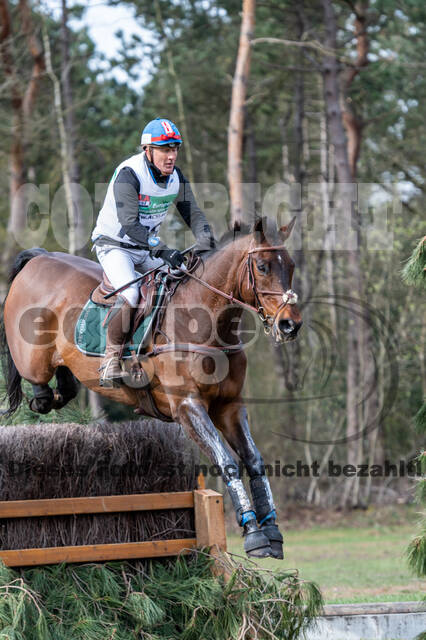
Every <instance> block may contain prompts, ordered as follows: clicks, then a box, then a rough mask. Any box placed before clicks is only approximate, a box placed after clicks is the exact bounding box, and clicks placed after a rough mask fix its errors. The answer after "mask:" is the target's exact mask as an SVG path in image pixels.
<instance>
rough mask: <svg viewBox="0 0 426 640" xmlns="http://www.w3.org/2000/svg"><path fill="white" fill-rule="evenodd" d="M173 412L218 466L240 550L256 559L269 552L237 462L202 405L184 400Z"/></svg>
mask: <svg viewBox="0 0 426 640" xmlns="http://www.w3.org/2000/svg"><path fill="white" fill-rule="evenodd" d="M176 414H177V415H176V419H177V421H178V422H180V424H181V425H182V426H183V428H184V429H185V431H186V432H187V433H188V435H189V436H190V437H191V438H192V439H193V440H195V442H196V443H197V444H198V445H199V447H200V449H201V450H202V451H203V452H204V453H205V454H206V456H207V457H208V459H209V460H210V461H211V462H212V463H213V464H214V465H217V467H218V468H219V469H220V473H221V476H222V478H223V480H224V482H225V484H226V486H227V488H228V491H229V495H230V496H231V500H232V504H233V507H234V510H235V515H236V518H237V522H238V524H239V525H240V526H241V527H243V536H244V550H245V551H246V553H247V555H248V556H253V557H256V558H267V557H269V556H271V555H273V554H272V549H271V545H270V542H269V539H268V537H267V536H266V535H265V533H264V532H263V531H261V530H260V529H258V527H257V524H256V514H255V512H254V510H253V507H252V505H251V503H250V500H249V497H248V495H247V493H246V490H245V489H244V485H243V483H242V481H241V478H240V476H239V468H238V464H237V462H236V461H235V459H234V458H233V457H232V456H231V454H230V453H229V452H228V451H227V449H226V447H225V445H224V444H223V442H222V440H221V438H220V436H219V434H218V432H217V430H216V428H215V426H214V424H213V422H212V421H211V419H210V417H209V415H208V413H207V411H206V409H205V407H204V406H203V404H202V403H201V402H200V401H197V400H195V399H186V400H184V401H183V402H182V403H181V404H180V405H179V407H178V409H177V412H176Z"/></svg>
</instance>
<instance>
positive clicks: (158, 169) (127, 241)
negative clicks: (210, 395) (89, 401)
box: [92, 118, 214, 386]
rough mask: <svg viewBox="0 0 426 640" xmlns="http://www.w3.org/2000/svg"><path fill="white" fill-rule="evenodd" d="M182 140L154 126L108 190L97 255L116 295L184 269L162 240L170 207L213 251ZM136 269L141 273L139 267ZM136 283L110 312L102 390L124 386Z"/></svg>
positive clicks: (166, 124)
mask: <svg viewBox="0 0 426 640" xmlns="http://www.w3.org/2000/svg"><path fill="white" fill-rule="evenodd" d="M181 144H182V137H181V135H180V133H179V130H178V128H177V127H176V125H175V124H173V122H171V121H170V120H168V119H167V118H156V119H155V120H151V122H149V123H148V124H147V125H146V127H145V129H144V130H143V133H142V138H141V146H142V152H141V153H138V154H136V155H134V156H131V157H130V158H128V159H127V160H124V162H122V163H121V164H119V165H118V167H117V168H116V170H115V171H114V175H113V177H112V179H111V182H110V184H109V186H108V190H107V194H106V197H105V201H104V204H103V207H102V209H101V210H100V212H99V216H98V219H97V222H96V226H95V229H94V231H93V234H92V241H93V242H94V245H95V249H96V255H97V257H98V260H99V262H100V263H101V265H102V268H103V270H104V272H105V274H106V276H107V278H108V280H109V281H110V283H111V285H112V286H113V287H114V289H118V288H119V287H121V286H123V285H124V284H126V283H127V282H129V281H130V280H133V279H134V278H136V277H137V276H138V275H139V272H140V273H144V272H146V271H148V270H150V269H152V268H154V267H157V266H158V267H161V266H163V265H164V263H166V264H167V265H168V266H170V267H171V268H172V269H176V268H179V267H180V266H181V265H182V263H183V255H182V253H181V252H180V251H178V250H177V249H172V248H169V247H168V246H167V245H166V244H164V242H162V241H161V240H160V238H159V237H158V235H157V234H158V231H159V228H160V225H161V223H162V222H163V220H164V219H165V217H166V215H167V212H168V209H169V206H170V205H171V204H172V203H174V204H175V205H176V208H177V210H178V211H179V213H180V215H181V217H182V218H183V220H184V221H185V223H186V224H187V225H188V227H189V228H190V229H191V230H192V232H193V233H194V235H195V237H196V239H197V248H199V249H209V248H214V238H213V234H212V231H211V229H210V226H209V224H208V222H207V219H206V217H205V215H204V213H203V212H202V211H201V209H200V208H199V206H198V205H197V202H196V200H195V198H194V194H193V192H192V189H191V186H190V184H189V182H188V180H187V179H186V178H185V176H184V175H183V174H182V172H181V170H180V169H179V168H178V167H176V166H175V162H176V157H177V154H178V150H179V147H180V145H181ZM136 266H137V271H138V273H136V271H135V267H136ZM138 300H139V286H138V283H135V284H133V285H131V286H129V287H127V288H126V289H124V290H123V291H122V293H121V294H119V295H118V300H117V303H116V305H115V306H114V308H113V309H112V310H111V312H110V316H109V322H108V329H107V343H106V349H105V356H104V358H103V361H102V364H101V367H100V372H101V376H100V385H101V386H108V385H112V384H115V383H120V382H121V380H122V370H121V363H120V353H121V348H122V345H123V344H124V341H125V339H126V334H127V333H128V330H129V325H130V318H131V315H132V312H133V310H134V309H135V307H136V306H137V304H138Z"/></svg>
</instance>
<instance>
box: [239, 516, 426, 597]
mask: <svg viewBox="0 0 426 640" xmlns="http://www.w3.org/2000/svg"><path fill="white" fill-rule="evenodd" d="M284 536H285V559H284V561H276V560H271V559H266V560H261V561H258V563H259V565H260V566H261V567H264V568H268V569H276V570H279V569H281V570H282V569H289V568H297V569H298V570H299V575H300V578H302V579H304V580H313V581H314V582H316V583H317V584H318V585H319V587H320V589H321V590H322V592H323V596H324V600H325V602H326V603H328V604H332V603H347V602H396V601H407V600H421V599H422V598H423V597H424V594H425V590H426V581H425V580H420V579H418V578H416V577H415V576H413V575H412V573H411V572H410V569H409V568H408V565H407V560H406V556H405V555H404V554H405V550H406V548H407V546H408V543H409V542H410V540H411V539H412V537H413V526H412V525H407V524H405V525H398V526H366V527H339V528H325V527H313V528H310V529H308V530H305V531H290V530H288V531H287V532H285V533H284ZM228 550H229V551H230V552H231V553H238V554H241V555H243V551H242V539H241V538H240V537H238V536H236V535H230V536H228Z"/></svg>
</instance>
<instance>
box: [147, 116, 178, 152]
mask: <svg viewBox="0 0 426 640" xmlns="http://www.w3.org/2000/svg"><path fill="white" fill-rule="evenodd" d="M148 144H152V145H155V146H161V145H165V144H177V145H181V144H182V136H181V135H180V133H179V129H178V128H177V126H176V125H175V124H174V123H173V122H172V121H171V120H167V118H156V119H155V120H151V122H148V124H147V125H146V127H145V129H144V130H143V132H142V137H141V145H142V146H145V145H148Z"/></svg>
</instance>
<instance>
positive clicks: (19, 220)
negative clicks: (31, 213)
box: [0, 0, 45, 267]
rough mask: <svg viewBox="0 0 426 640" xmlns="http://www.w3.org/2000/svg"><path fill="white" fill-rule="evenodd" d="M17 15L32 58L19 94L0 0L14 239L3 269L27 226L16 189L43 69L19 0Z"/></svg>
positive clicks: (22, 201)
mask: <svg viewBox="0 0 426 640" xmlns="http://www.w3.org/2000/svg"><path fill="white" fill-rule="evenodd" d="M18 6H19V14H20V18H21V26H22V32H23V33H24V35H25V39H26V43H27V48H28V51H29V53H30V54H31V57H32V59H33V67H32V71H31V77H30V79H29V81H28V84H27V86H26V89H25V91H24V92H23V91H22V89H21V85H20V80H19V78H20V69H18V68H17V66H16V61H15V56H14V52H13V48H12V39H13V33H12V23H11V18H10V12H9V4H8V0H0V18H1V31H0V58H1V62H2V65H3V69H4V73H5V76H6V77H7V79H8V82H9V85H10V101H11V106H12V143H11V147H10V156H9V172H10V174H9V197H10V215H9V221H8V227H7V229H8V233H9V234H13V236H14V239H13V241H12V242H8V243H7V245H6V249H5V251H4V253H3V257H2V261H3V266H4V267H6V266H7V265H8V263H9V262H10V259H11V257H12V255H13V254H14V252H15V251H16V240H17V238H19V235H20V234H21V233H22V232H23V231H24V230H25V228H26V224H27V202H26V199H25V198H24V197H22V196H21V197H20V196H19V195H18V194H19V190H20V188H21V187H22V185H24V184H25V182H26V167H25V148H26V146H27V142H28V140H27V138H28V133H29V131H30V127H29V121H30V120H31V119H32V112H33V108H34V103H35V99H36V97H37V91H38V88H39V83H40V78H41V76H42V74H43V72H44V69H45V63H44V55H43V50H42V48H41V45H40V43H39V41H38V38H37V36H36V32H35V27H34V24H33V21H32V16H31V9H30V7H29V6H28V3H27V0H19V5H18Z"/></svg>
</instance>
